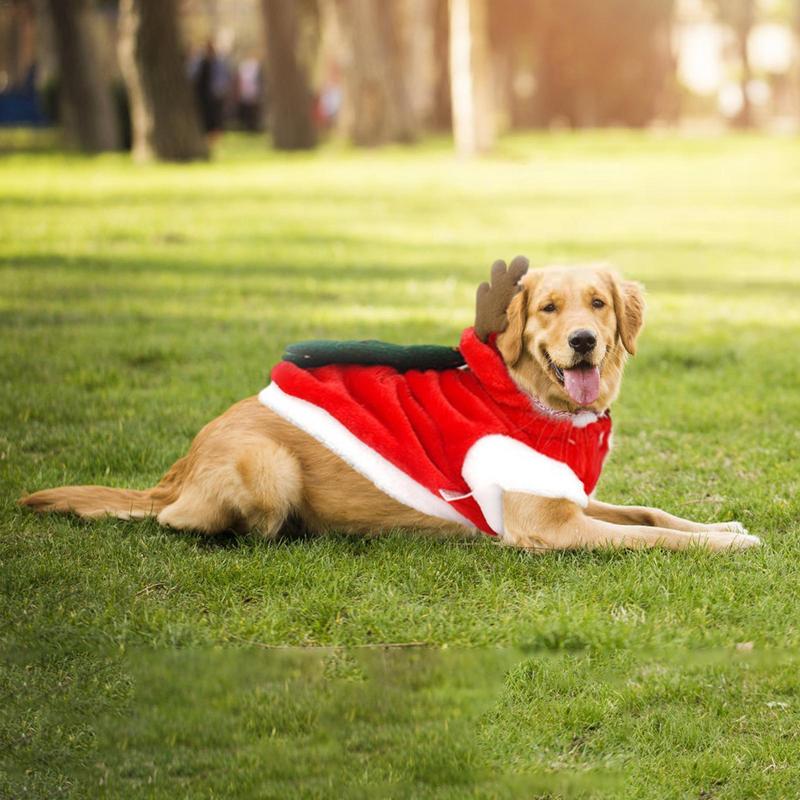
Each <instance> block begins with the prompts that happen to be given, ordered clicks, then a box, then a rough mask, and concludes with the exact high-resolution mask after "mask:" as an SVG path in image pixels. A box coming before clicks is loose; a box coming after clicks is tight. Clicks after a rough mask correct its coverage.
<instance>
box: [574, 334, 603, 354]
mask: <svg viewBox="0 0 800 800" xmlns="http://www.w3.org/2000/svg"><path fill="white" fill-rule="evenodd" d="M596 344H597V337H596V336H595V335H594V334H593V333H592V332H591V331H587V330H585V329H581V330H579V331H574V332H573V333H571V334H570V336H569V346H570V347H571V348H572V349H573V350H574V351H575V352H576V353H580V354H581V355H582V356H585V355H586V354H587V353H589V352H591V351H592V350H594V348H595V345H596Z"/></svg>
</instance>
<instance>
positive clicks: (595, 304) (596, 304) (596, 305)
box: [592, 297, 605, 308]
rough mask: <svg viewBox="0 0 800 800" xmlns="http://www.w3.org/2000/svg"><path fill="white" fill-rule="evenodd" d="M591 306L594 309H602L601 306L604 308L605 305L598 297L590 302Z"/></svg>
mask: <svg viewBox="0 0 800 800" xmlns="http://www.w3.org/2000/svg"><path fill="white" fill-rule="evenodd" d="M592 306H593V307H594V308H603V306H605V303H604V302H603V301H602V300H601V299H600V298H599V297H595V299H594V300H592Z"/></svg>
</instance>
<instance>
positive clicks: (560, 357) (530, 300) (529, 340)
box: [497, 266, 644, 412]
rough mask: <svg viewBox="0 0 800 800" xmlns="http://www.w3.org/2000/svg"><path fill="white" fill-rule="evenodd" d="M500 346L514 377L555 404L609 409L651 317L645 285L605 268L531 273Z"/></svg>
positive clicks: (515, 302)
mask: <svg viewBox="0 0 800 800" xmlns="http://www.w3.org/2000/svg"><path fill="white" fill-rule="evenodd" d="M519 285H520V287H521V291H519V292H518V293H517V294H516V295H515V296H514V298H513V299H512V300H511V302H510V303H509V305H508V309H507V311H506V315H507V317H508V326H507V327H506V329H505V331H503V332H502V333H501V334H500V335H499V336H498V337H497V347H498V349H499V350H500V353H501V355H502V356H503V359H504V360H505V362H506V364H507V365H508V369H509V372H510V373H511V375H512V377H513V378H514V380H515V381H516V382H517V383H518V384H519V385H520V386H521V387H522V388H523V389H524V390H525V391H527V392H529V393H530V394H532V395H534V396H536V397H538V398H539V399H540V400H541V401H542V402H543V403H545V404H546V405H548V406H550V407H551V408H555V409H560V410H568V411H577V410H579V409H590V410H592V411H597V412H602V411H605V410H606V409H607V408H608V407H609V405H610V404H611V403H612V402H613V401H614V399H615V398H616V396H617V394H618V392H619V387H620V382H621V380H622V371H623V368H624V366H625V361H626V359H627V356H628V354H631V355H632V354H633V353H634V352H635V351H636V337H637V336H638V335H639V331H640V330H641V327H642V323H643V317H644V298H643V297H642V290H641V287H640V286H639V284H637V283H633V282H631V281H623V280H620V278H619V276H618V275H617V274H616V273H615V272H613V270H611V269H609V268H607V267H604V266H598V267H594V266H589V267H580V268H578V267H576V268H560V267H559V268H550V269H543V270H533V271H530V272H528V273H527V274H526V275H525V276H524V277H523V278H522V279H521V281H520V284H519Z"/></svg>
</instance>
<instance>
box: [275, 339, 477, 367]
mask: <svg viewBox="0 0 800 800" xmlns="http://www.w3.org/2000/svg"><path fill="white" fill-rule="evenodd" d="M283 360H284V361H290V362H291V363H292V364H296V365H297V366H298V367H304V368H306V369H311V368H312V367H324V366H325V365H326V364H361V365H363V366H378V365H380V366H386V367H393V368H394V369H396V370H397V371H398V372H407V371H408V370H410V369H419V370H424V369H436V370H445V369H455V368H456V367H461V366H463V365H464V363H465V362H464V358H463V356H462V355H461V353H460V352H459V351H458V348H456V347H443V346H442V345H436V344H415V345H409V346H404V345H399V344H390V343H389V342H378V341H375V340H372V339H370V340H367V341H344V342H339V341H333V340H329V339H313V340H310V341H306V342H296V343H295V344H290V345H289V346H288V347H287V348H286V352H285V353H284V354H283Z"/></svg>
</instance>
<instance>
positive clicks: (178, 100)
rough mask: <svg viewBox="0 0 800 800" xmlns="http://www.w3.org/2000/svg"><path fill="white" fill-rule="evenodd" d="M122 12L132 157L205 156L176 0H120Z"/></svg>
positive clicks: (176, 158) (121, 39)
mask: <svg viewBox="0 0 800 800" xmlns="http://www.w3.org/2000/svg"><path fill="white" fill-rule="evenodd" d="M53 2H55V3H58V2H60V0H53ZM119 11H120V17H119V24H120V35H119V61H120V68H121V69H122V74H123V77H124V79H125V83H126V85H127V88H128V99H129V102H130V109H131V125H132V128H133V156H134V158H135V159H137V160H147V159H150V158H153V157H155V158H158V159H161V160H164V161H191V160H193V159H198V158H207V157H208V144H207V142H206V140H205V137H204V136H203V134H202V131H201V130H200V120H199V116H198V112H197V107H196V105H195V100H194V96H193V93H192V88H191V85H190V83H189V79H188V77H187V73H186V57H185V54H184V50H183V46H182V43H181V38H180V31H179V28H178V12H177V3H176V0H120V4H119Z"/></svg>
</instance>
